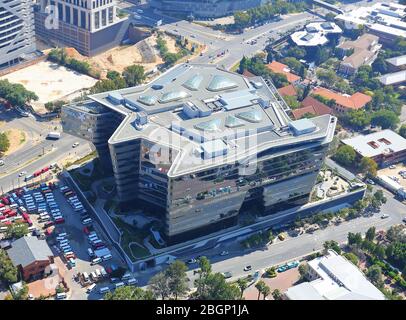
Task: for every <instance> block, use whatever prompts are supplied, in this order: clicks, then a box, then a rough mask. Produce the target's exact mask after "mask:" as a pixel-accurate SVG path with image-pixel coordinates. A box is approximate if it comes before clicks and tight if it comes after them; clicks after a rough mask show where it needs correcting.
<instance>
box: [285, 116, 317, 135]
mask: <svg viewBox="0 0 406 320" xmlns="http://www.w3.org/2000/svg"><path fill="white" fill-rule="evenodd" d="M289 127H290V129H292V131H293V133H294V134H295V135H296V136H300V135H302V134H306V133H311V132H314V131H316V129H317V127H316V125H315V124H314V123H313V122H312V121H310V120H309V119H300V120H296V121H292V122H290V123H289Z"/></svg>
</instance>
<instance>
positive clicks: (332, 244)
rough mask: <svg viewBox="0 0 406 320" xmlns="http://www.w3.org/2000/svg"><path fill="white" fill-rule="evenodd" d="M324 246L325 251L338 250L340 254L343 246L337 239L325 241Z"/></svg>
mask: <svg viewBox="0 0 406 320" xmlns="http://www.w3.org/2000/svg"><path fill="white" fill-rule="evenodd" d="M323 247H324V250H325V251H327V250H329V249H332V250H334V251H335V252H337V253H338V254H341V248H340V245H339V244H338V242H337V241H334V240H331V241H326V242H324V244H323Z"/></svg>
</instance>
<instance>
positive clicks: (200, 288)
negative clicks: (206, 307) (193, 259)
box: [195, 256, 211, 297]
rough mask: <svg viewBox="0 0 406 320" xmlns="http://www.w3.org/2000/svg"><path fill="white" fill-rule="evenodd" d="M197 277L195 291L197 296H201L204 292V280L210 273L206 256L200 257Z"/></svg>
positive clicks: (205, 280)
mask: <svg viewBox="0 0 406 320" xmlns="http://www.w3.org/2000/svg"><path fill="white" fill-rule="evenodd" d="M197 272H198V274H199V277H198V278H197V279H196V280H195V286H196V289H197V290H196V292H197V294H198V296H200V297H202V296H204V295H205V292H206V282H207V278H208V276H209V275H210V274H211V264H210V261H209V259H207V257H204V256H203V257H200V259H199V270H198V271H197Z"/></svg>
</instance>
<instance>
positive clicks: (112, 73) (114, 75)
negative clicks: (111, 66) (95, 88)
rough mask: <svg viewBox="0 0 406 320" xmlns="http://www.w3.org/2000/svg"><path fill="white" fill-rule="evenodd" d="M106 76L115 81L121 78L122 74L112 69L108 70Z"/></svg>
mask: <svg viewBox="0 0 406 320" xmlns="http://www.w3.org/2000/svg"><path fill="white" fill-rule="evenodd" d="M106 77H107V79H110V80H113V81H114V80H117V79H119V78H121V74H120V73H119V72H117V71H115V70H110V71H108V72H107V75H106Z"/></svg>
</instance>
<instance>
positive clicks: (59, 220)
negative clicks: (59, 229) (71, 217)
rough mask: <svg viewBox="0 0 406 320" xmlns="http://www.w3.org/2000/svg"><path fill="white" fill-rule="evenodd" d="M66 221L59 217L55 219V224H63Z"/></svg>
mask: <svg viewBox="0 0 406 320" xmlns="http://www.w3.org/2000/svg"><path fill="white" fill-rule="evenodd" d="M64 222H65V219H64V218H59V219H56V220H55V224H61V223H64Z"/></svg>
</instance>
